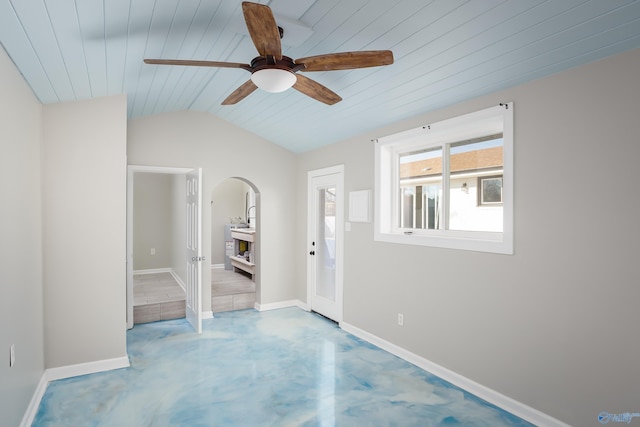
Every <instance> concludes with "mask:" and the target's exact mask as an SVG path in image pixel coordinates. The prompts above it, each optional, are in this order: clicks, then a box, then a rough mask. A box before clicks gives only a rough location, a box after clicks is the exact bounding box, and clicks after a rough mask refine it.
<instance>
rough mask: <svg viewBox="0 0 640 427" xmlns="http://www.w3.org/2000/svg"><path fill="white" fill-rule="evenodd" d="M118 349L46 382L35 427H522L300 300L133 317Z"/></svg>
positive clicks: (521, 423) (520, 422) (519, 422)
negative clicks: (283, 305)
mask: <svg viewBox="0 0 640 427" xmlns="http://www.w3.org/2000/svg"><path fill="white" fill-rule="evenodd" d="M127 349H128V353H129V357H130V360H131V367H130V368H126V369H119V370H114V371H110V372H103V373H98V374H93V375H86V376H81V377H76V378H69V379H65V380H59V381H54V382H52V383H50V384H49V386H48V388H47V390H46V392H45V394H44V396H43V398H42V401H41V403H40V407H39V409H38V412H37V414H36V418H35V421H34V423H33V426H36V427H43V426H48V427H65V426H74V427H75V426H132V427H133V426H136V427H137V426H155V427H164V426H185V427H186V426H189V427H200V426H203V427H204V426H207V427H212V426H251V427H260V426H349V427H350V426H421V427H425V426H426V427H437V426H474V427H504V426H518V427H524V426H527V427H530V426H531V424H529V423H527V422H525V421H523V420H521V419H519V418H517V417H515V416H513V415H511V414H509V413H507V412H505V411H503V410H501V409H499V408H496V407H495V406H493V405H490V404H487V403H486V402H484V401H483V400H481V399H479V398H477V397H475V396H473V395H471V394H469V393H467V392H465V391H463V390H461V389H459V388H457V387H455V386H452V385H451V384H449V383H447V382H446V381H443V380H442V379H440V378H438V377H435V376H433V375H431V374H429V373H427V372H425V371H423V370H421V369H419V368H417V367H416V366H414V365H411V364H409V363H407V362H405V361H403V360H401V359H399V358H397V357H395V356H393V355H391V354H389V353H387V352H385V351H383V350H380V349H378V348H377V347H374V346H372V345H370V344H368V343H366V342H364V341H361V340H360V339H358V338H355V337H353V336H352V335H349V334H347V333H345V332H344V331H343V330H341V329H339V328H338V327H337V326H336V325H335V324H334V323H332V322H329V321H327V320H325V319H323V318H321V317H319V316H317V315H314V314H312V313H307V312H304V311H302V310H300V309H297V308H290V309H282V310H274V311H269V312H262V313H260V312H257V311H255V310H242V311H234V312H228V313H221V314H219V315H217V316H216V317H215V318H214V319H208V320H205V321H204V331H203V333H202V334H201V335H197V334H195V333H193V332H192V330H191V329H190V326H189V325H188V323H187V322H186V321H185V320H170V321H165V322H156V323H149V324H145V325H137V326H136V327H134V328H133V329H132V330H130V331H128V333H127Z"/></svg>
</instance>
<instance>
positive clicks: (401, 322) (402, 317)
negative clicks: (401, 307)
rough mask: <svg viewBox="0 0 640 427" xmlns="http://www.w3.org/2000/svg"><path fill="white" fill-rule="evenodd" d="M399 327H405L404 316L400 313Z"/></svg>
mask: <svg viewBox="0 0 640 427" xmlns="http://www.w3.org/2000/svg"><path fill="white" fill-rule="evenodd" d="M398 326H404V314H402V313H398Z"/></svg>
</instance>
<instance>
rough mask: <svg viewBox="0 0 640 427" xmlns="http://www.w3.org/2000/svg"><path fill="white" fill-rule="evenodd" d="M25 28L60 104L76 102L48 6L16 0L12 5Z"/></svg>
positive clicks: (39, 2)
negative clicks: (62, 102)
mask: <svg viewBox="0 0 640 427" xmlns="http://www.w3.org/2000/svg"><path fill="white" fill-rule="evenodd" d="M9 3H10V4H11V5H12V7H13V9H14V10H15V12H16V15H17V17H18V19H19V21H20V23H21V25H22V26H23V28H24V31H25V33H26V34H27V35H28V38H29V40H30V42H31V44H32V46H33V50H34V51H35V52H36V55H37V56H38V59H39V61H40V63H41V64H42V66H43V67H44V69H45V70H46V74H47V77H48V79H49V80H50V81H51V84H52V85H53V87H54V88H55V91H56V94H57V96H58V99H59V100H60V101H72V100H75V99H76V96H75V93H74V90H73V86H72V84H71V80H70V77H69V73H68V71H67V67H66V64H65V62H64V59H63V57H62V55H61V53H60V46H59V45H58V41H57V39H56V36H55V33H54V32H53V29H52V27H51V21H50V19H49V14H48V12H47V9H46V8H45V5H44V3H42V2H41V1H37V0H20V1H18V0H12V1H10V2H9Z"/></svg>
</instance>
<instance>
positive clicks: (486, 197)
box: [478, 175, 502, 206]
mask: <svg viewBox="0 0 640 427" xmlns="http://www.w3.org/2000/svg"><path fill="white" fill-rule="evenodd" d="M478 188H479V191H478V205H479V206H483V205H484V206H489V205H497V204H502V175H499V176H488V177H486V178H483V177H478Z"/></svg>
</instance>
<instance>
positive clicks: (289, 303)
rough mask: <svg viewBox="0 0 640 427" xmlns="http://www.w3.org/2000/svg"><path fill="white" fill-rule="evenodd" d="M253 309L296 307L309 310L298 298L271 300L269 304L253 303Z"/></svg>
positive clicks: (267, 309) (266, 309)
mask: <svg viewBox="0 0 640 427" xmlns="http://www.w3.org/2000/svg"><path fill="white" fill-rule="evenodd" d="M254 307H255V309H256V310H258V311H269V310H279V309H281V308H289V307H298V308H300V309H302V310H304V311H309V306H308V305H307V304H305V303H303V302H302V301H300V300H298V299H292V300H289V301H280V302H272V303H270V304H260V303H256V304H255V306H254Z"/></svg>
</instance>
